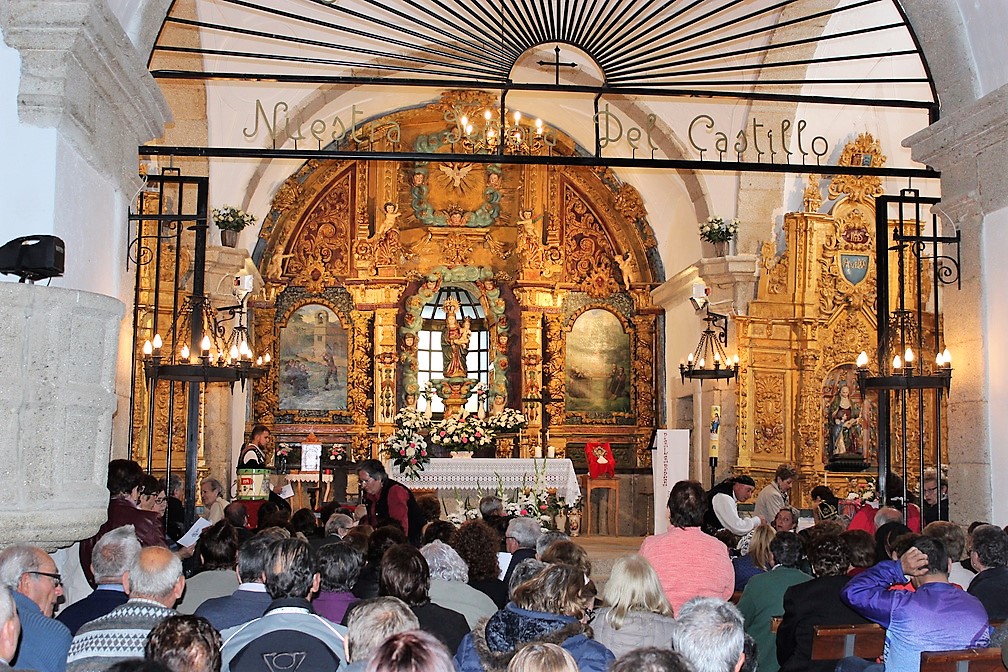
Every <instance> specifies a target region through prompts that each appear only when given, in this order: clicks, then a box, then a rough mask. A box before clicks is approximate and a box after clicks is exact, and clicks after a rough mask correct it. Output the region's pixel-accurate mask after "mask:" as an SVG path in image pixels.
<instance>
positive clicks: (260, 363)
mask: <svg viewBox="0 0 1008 672" xmlns="http://www.w3.org/2000/svg"><path fill="white" fill-rule="evenodd" d="M256 366H262V357H256Z"/></svg>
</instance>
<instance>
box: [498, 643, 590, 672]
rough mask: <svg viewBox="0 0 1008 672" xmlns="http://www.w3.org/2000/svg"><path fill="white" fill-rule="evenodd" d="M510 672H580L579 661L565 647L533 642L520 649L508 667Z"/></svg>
mask: <svg viewBox="0 0 1008 672" xmlns="http://www.w3.org/2000/svg"><path fill="white" fill-rule="evenodd" d="M507 669H508V672H578V664H577V661H575V660H574V656H572V655H571V654H569V653H567V651H565V650H564V648H563V647H561V646H558V645H557V644H548V643H546V642H532V643H531V644H526V645H525V646H523V647H521V648H520V649H518V653H516V654H515V655H514V657H512V658H511V662H510V663H508V666H507Z"/></svg>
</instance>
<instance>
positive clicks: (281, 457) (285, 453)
mask: <svg viewBox="0 0 1008 672" xmlns="http://www.w3.org/2000/svg"><path fill="white" fill-rule="evenodd" d="M291 448H292V446H291V445H290V444H289V443H281V444H278V445H277V449H276V452H275V453H274V454H273V469H274V471H276V473H278V474H286V473H289V472H290V469H288V468H287V458H288V457H289V456H290V452H291Z"/></svg>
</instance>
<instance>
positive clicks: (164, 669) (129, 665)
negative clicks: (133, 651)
mask: <svg viewBox="0 0 1008 672" xmlns="http://www.w3.org/2000/svg"><path fill="white" fill-rule="evenodd" d="M105 672H172V670H170V669H168V666H167V665H165V664H164V663H162V662H161V661H159V660H147V659H146V658H127V659H125V660H120V661H119V662H117V663H113V664H112V665H110V666H109V667H107V668H105Z"/></svg>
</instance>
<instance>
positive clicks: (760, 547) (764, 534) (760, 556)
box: [748, 524, 777, 572]
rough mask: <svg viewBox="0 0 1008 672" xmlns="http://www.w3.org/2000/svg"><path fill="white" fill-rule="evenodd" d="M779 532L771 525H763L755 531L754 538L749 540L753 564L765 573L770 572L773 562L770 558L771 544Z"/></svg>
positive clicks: (749, 553)
mask: <svg viewBox="0 0 1008 672" xmlns="http://www.w3.org/2000/svg"><path fill="white" fill-rule="evenodd" d="M776 535H777V532H776V531H775V530H774V528H772V527H770V526H769V525H766V524H763V525H760V526H759V527H757V528H756V529H755V530H753V533H752V537H750V538H749V552H748V555H749V556H750V557H752V560H753V564H754V565H756V566H757V567H759V568H760V569H762V570H763V571H765V572H766V571H770V568H771V567H773V561H772V558H771V557H770V542H772V541H773V539H774V537H775V536H776Z"/></svg>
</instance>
